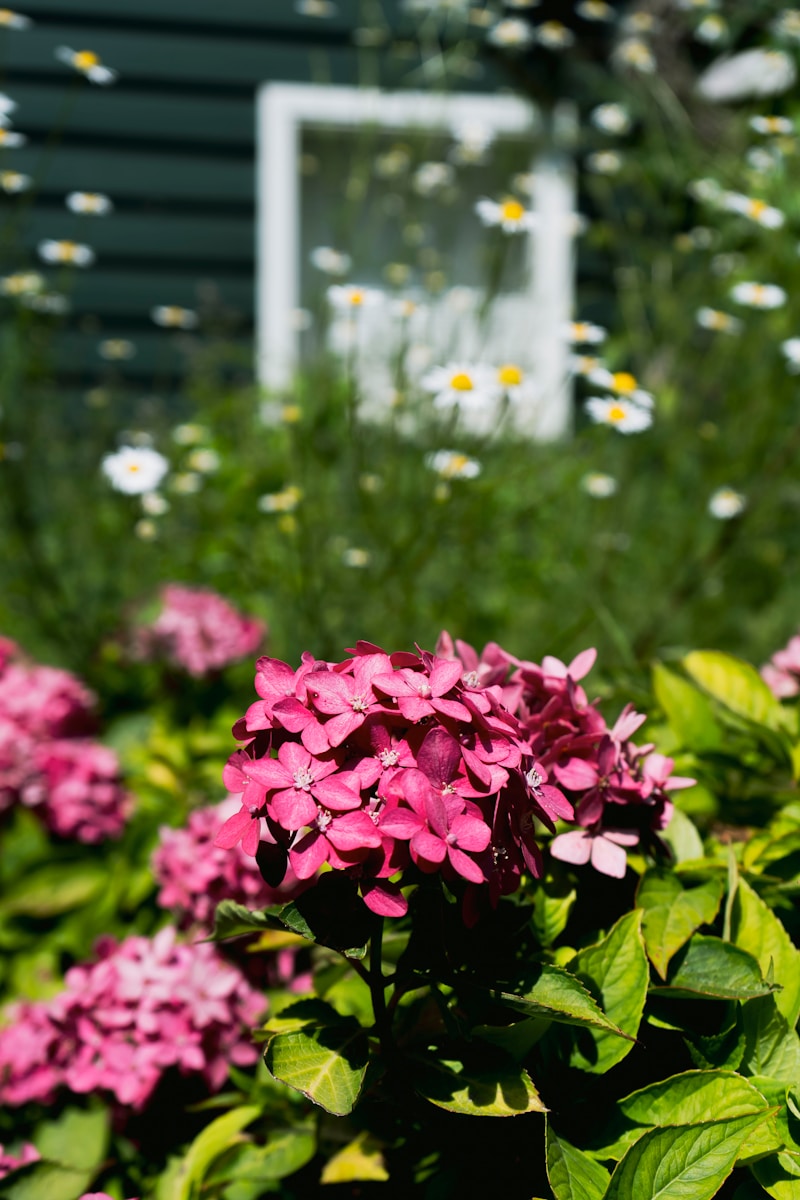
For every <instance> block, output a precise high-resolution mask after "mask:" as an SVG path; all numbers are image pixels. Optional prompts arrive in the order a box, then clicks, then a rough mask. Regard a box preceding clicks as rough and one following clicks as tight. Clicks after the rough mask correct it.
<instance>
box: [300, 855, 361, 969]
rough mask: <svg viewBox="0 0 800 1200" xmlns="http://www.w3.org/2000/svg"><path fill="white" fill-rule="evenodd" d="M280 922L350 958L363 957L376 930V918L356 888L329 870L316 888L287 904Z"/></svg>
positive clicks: (340, 875)
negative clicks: (372, 933)
mask: <svg viewBox="0 0 800 1200" xmlns="http://www.w3.org/2000/svg"><path fill="white" fill-rule="evenodd" d="M280 919H281V921H282V922H283V924H284V926H285V927H286V928H288V929H291V930H292V931H293V932H294V933H299V934H300V936H301V937H304V938H306V939H307V940H309V941H313V942H318V943H319V944H320V945H321V946H330V947H331V949H333V950H338V951H339V953H340V954H344V955H346V956H347V957H348V958H364V956H365V955H366V953H367V943H368V941H369V937H370V934H371V932H372V930H373V928H374V917H373V915H372V913H370V911H369V909H368V908H367V906H366V905H365V904H364V901H363V900H362V899H361V898H360V896H359V895H358V890H357V888H356V885H355V884H354V883H353V881H352V879H348V878H347V877H346V876H344V875H343V874H342V873H341V872H338V871H328V872H327V873H326V874H324V875H322V876H321V877H320V879H319V882H318V883H317V884H316V885H315V886H314V887H312V888H309V890H308V891H307V892H303V894H302V895H301V896H298V898H297V900H294V901H292V902H291V903H290V904H285V905H284V906H283V908H282V909H281V910H280Z"/></svg>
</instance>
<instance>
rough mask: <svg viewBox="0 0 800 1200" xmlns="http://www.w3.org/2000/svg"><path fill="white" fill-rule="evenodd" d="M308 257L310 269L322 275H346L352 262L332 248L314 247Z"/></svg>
mask: <svg viewBox="0 0 800 1200" xmlns="http://www.w3.org/2000/svg"><path fill="white" fill-rule="evenodd" d="M308 257H309V259H310V260H311V265H312V267H316V268H317V270H318V271H322V273H323V274H324V275H346V274H347V272H348V271H349V270H350V267H351V265H352V261H353V260H352V259H351V258H350V255H349V254H344V253H342V251H341V250H334V249H333V247H332V246H316V247H315V248H314V249H313V250H312V251H311V253H310V254H309V256H308Z"/></svg>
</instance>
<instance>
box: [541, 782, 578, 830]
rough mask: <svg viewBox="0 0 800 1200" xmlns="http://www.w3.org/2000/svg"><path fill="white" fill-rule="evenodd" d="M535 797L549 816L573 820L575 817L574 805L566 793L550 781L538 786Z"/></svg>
mask: <svg viewBox="0 0 800 1200" xmlns="http://www.w3.org/2000/svg"><path fill="white" fill-rule="evenodd" d="M535 799H536V802H537V803H538V805H539V807H540V808H543V809H544V811H545V812H546V813H547V815H548V816H549V817H553V818H559V817H560V818H561V819H562V820H564V821H572V820H573V819H574V817H575V812H574V810H573V807H572V805H571V804H570V802H569V800H568V799H567V797H566V796H565V795H564V793H563V792H560V791H559V790H558V788H555V787H553V786H552V785H551V784H549V783H543V784H542V785H541V786H540V787H539V788H537V792H536V798H535Z"/></svg>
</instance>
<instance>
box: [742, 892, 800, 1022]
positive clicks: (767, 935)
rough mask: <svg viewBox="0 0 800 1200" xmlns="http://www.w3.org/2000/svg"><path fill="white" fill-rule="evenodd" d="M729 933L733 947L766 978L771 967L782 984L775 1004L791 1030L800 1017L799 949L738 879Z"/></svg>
mask: <svg viewBox="0 0 800 1200" xmlns="http://www.w3.org/2000/svg"><path fill="white" fill-rule="evenodd" d="M731 934H732V937H733V941H734V942H735V943H736V945H737V946H741V947H742V949H743V950H747V951H748V953H750V954H752V955H753V957H754V958H755V959H756V960H757V961H758V963H759V965H760V967H761V970H762V972H763V973H764V974H765V975H766V973H767V972H768V971H769V969H770V963H771V964H772V969H773V971H774V977H775V981H776V983H779V984H780V985H781V991H780V992H777V993H776V995H775V1004H776V1006H777V1008H778V1011H779V1012H781V1013H783V1015H784V1017H785V1018H786V1020H787V1023H788V1024H789V1026H790V1027H791V1028H794V1026H795V1025H796V1024H797V1018H798V1016H800V950H797V948H796V947H795V946H794V944H793V943H792V940H791V938H790V937H789V935H788V933H787V932H786V930H785V929H784V927H783V925H782V924H781V923H780V921H779V920H778V918H777V917H776V916H775V914H774V913H773V912H772V910H771V909H769V908H768V907H767V905H766V904H765V903H764V901H763V900H762V899H761V898H760V897H759V896H757V895H756V893H755V892H754V891H753V889H752V888H751V887H750V885H749V884H748V883H747V882H746V880H744V879H740V880H739V887H738V889H737V892H736V897H735V899H734V903H733V911H732V918H731Z"/></svg>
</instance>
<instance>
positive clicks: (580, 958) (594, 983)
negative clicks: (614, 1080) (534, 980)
mask: <svg viewBox="0 0 800 1200" xmlns="http://www.w3.org/2000/svg"><path fill="white" fill-rule="evenodd" d="M641 921H642V912H641V909H636V910H634V911H633V912H630V913H626V914H625V916H624V917H621V918H620V920H619V921H617V923H616V925H614V926H613V928H612V929H611V931H610V932H609V934H608V935H607V937H604V938H602V939H601V941H599V942H596V943H595V944H594V945H593V946H587V947H586V949H584V950H581V951H579V953H578V954H576V955H575V957H574V958H573V959H572V961H571V962H570V964H569V969H570V972H571V973H572V974H574V975H576V976H577V977H578V978H579V979H580V980H581V982H582V983H584V984H585V985H586V987H587V988H589V990H590V991H591V992H592V993H593V995H594V996H595V998H596V999H597V1000H598V1002H599V1003H600V1005H601V1007H602V1009H603V1011H604V1012H605V1015H606V1017H607V1018H608V1019H609V1021H611V1022H612V1023H613V1024H614V1025H616V1027H617V1029H618V1030H620V1031H621V1032H622V1033H623V1034H627V1035H628V1037H629V1038H630V1039H631V1040H630V1041H623V1040H622V1038H620V1037H619V1036H618V1035H615V1034H613V1033H609V1032H607V1031H606V1030H600V1029H585V1030H580V1031H578V1032H577V1033H576V1035H575V1042H574V1045H573V1049H572V1055H571V1058H570V1064H571V1065H572V1066H574V1067H579V1068H580V1069H581V1070H583V1071H590V1072H592V1073H593V1074H597V1075H602V1074H604V1073H605V1072H606V1071H607V1070H608V1069H609V1067H613V1066H614V1065H615V1064H616V1063H618V1062H620V1061H621V1060H622V1059H623V1058H624V1057H625V1055H626V1054H628V1053H629V1052H630V1050H631V1048H632V1045H633V1039H635V1038H636V1034H637V1033H638V1030H639V1024H640V1022H641V1019H642V1011H643V1009H644V1002H645V999H646V997H647V984H648V980H649V974H650V972H649V969H648V965H647V955H646V954H645V949H644V940H643V938H642V929H641Z"/></svg>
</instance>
